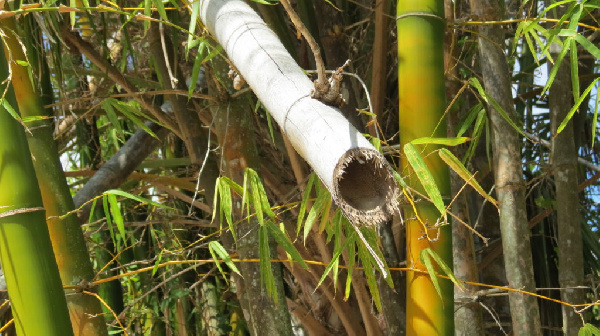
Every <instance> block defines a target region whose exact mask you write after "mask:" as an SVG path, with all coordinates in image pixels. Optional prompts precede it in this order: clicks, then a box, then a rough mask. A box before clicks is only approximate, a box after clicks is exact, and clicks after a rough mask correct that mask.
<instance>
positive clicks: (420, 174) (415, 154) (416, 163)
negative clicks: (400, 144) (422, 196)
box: [404, 142, 446, 215]
mask: <svg viewBox="0 0 600 336" xmlns="http://www.w3.org/2000/svg"><path fill="white" fill-rule="evenodd" d="M404 155H406V160H407V161H408V163H409V164H410V166H411V167H412V168H413V170H414V172H415V174H416V175H417V178H418V179H419V182H421V185H422V186H423V188H424V189H425V192H426V193H427V195H428V196H429V198H430V199H431V202H432V203H433V204H434V205H435V207H436V208H437V209H438V211H439V212H440V214H442V215H443V214H445V213H446V207H445V205H444V200H443V199H442V194H441V193H440V190H439V188H438V187H437V185H436V184H435V180H434V178H433V175H432V174H431V171H430V170H429V168H427V165H426V164H425V161H424V160H423V157H422V156H421V153H420V152H419V150H418V149H417V147H416V146H415V145H413V144H412V143H410V142H409V143H407V144H406V145H404Z"/></svg>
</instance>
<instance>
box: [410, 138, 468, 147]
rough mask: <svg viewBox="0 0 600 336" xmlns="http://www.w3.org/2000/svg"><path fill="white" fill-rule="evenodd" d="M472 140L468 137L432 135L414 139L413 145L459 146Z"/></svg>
mask: <svg viewBox="0 0 600 336" xmlns="http://www.w3.org/2000/svg"><path fill="white" fill-rule="evenodd" d="M469 140H471V138H467V137H456V138H432V137H424V138H418V139H415V140H412V141H411V143H412V144H413V145H428V144H433V145H444V146H457V145H461V144H464V143H465V142H467V141H469Z"/></svg>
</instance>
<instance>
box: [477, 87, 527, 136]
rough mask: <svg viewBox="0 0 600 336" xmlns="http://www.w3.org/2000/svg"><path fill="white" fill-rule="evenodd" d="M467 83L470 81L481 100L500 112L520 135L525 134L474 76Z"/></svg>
mask: <svg viewBox="0 0 600 336" xmlns="http://www.w3.org/2000/svg"><path fill="white" fill-rule="evenodd" d="M469 83H471V85H473V86H474V87H475V88H476V89H477V92H479V95H480V96H481V98H483V100H484V101H485V102H486V103H488V104H489V105H491V106H492V107H493V108H494V110H496V111H497V112H498V113H500V115H501V116H502V118H504V120H506V122H507V123H508V124H509V125H510V126H512V128H514V129H515V130H516V131H517V132H519V133H520V134H521V135H523V136H526V135H525V133H523V131H522V130H521V128H520V127H519V126H517V124H515V123H514V122H513V121H512V119H511V118H510V117H509V116H508V114H507V113H506V111H504V109H503V108H502V106H500V104H498V102H496V100H495V99H494V98H492V96H490V95H489V94H488V93H487V92H486V91H485V90H484V89H483V87H482V86H481V83H480V82H479V80H478V79H477V78H475V77H473V78H471V79H470V80H469Z"/></svg>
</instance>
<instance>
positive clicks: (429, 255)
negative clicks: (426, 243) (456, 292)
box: [419, 247, 464, 300]
mask: <svg viewBox="0 0 600 336" xmlns="http://www.w3.org/2000/svg"><path fill="white" fill-rule="evenodd" d="M419 258H420V259H421V262H422V263H423V265H425V267H426V268H427V273H429V277H430V278H431V282H433V286H434V287H435V290H436V291H437V293H438V295H439V296H440V298H441V299H442V300H444V297H443V295H442V289H441V288H440V284H439V278H438V275H437V272H436V268H435V266H434V264H433V262H434V261H435V263H436V264H437V266H438V267H439V268H440V269H441V271H442V273H443V274H444V275H446V276H447V277H448V278H450V280H452V282H453V283H454V284H455V285H456V286H458V287H459V288H462V289H464V285H463V284H462V282H460V281H458V279H457V278H456V276H455V275H454V273H452V268H451V267H450V266H448V265H447V264H446V263H445V262H444V260H443V259H442V258H441V257H440V256H439V255H438V254H437V253H436V252H435V251H434V250H432V249H431V248H429V247H428V248H425V249H423V250H421V254H420V255H419Z"/></svg>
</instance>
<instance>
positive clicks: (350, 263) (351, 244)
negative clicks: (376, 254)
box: [344, 230, 356, 300]
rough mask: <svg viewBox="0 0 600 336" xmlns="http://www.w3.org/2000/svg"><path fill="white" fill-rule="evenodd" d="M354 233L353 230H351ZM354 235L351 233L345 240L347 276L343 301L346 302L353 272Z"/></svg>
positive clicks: (354, 255)
mask: <svg viewBox="0 0 600 336" xmlns="http://www.w3.org/2000/svg"><path fill="white" fill-rule="evenodd" d="M352 231H354V230H352ZM355 237H356V236H355V233H354V232H352V233H351V234H350V235H349V236H348V237H347V238H346V241H348V248H347V249H346V250H347V251H348V276H347V277H346V290H345V292H344V299H345V300H348V298H349V297H350V288H351V287H352V276H351V275H352V274H353V272H354V264H355V262H356V241H355Z"/></svg>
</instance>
